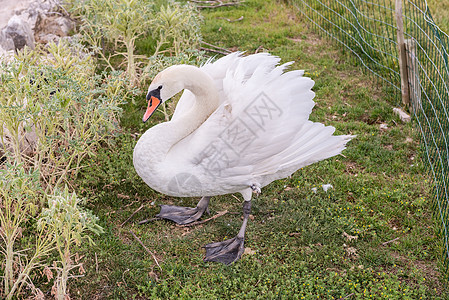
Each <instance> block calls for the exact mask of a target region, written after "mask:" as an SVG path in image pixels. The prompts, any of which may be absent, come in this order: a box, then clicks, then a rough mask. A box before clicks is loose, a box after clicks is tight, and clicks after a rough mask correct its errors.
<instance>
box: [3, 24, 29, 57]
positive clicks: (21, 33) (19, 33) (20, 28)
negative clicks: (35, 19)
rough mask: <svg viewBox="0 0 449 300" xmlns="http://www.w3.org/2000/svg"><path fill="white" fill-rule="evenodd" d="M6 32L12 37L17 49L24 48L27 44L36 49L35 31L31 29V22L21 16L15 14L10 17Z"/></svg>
mask: <svg viewBox="0 0 449 300" xmlns="http://www.w3.org/2000/svg"><path fill="white" fill-rule="evenodd" d="M4 32H5V34H7V35H9V36H10V37H11V38H12V40H13V41H14V48H15V49H16V50H20V49H23V48H24V47H25V46H28V47H30V48H31V49H34V34H33V31H32V30H31V27H30V24H28V22H26V21H24V20H23V19H22V18H21V17H19V16H13V17H12V18H11V19H9V21H8V25H7V26H6V28H5V29H4Z"/></svg>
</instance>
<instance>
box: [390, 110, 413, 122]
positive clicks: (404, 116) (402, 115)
mask: <svg viewBox="0 0 449 300" xmlns="http://www.w3.org/2000/svg"><path fill="white" fill-rule="evenodd" d="M393 112H394V113H395V114H397V115H398V116H399V118H400V119H401V121H402V122H405V123H408V122H410V121H411V118H410V116H409V115H408V114H407V113H406V112H405V111H403V110H402V109H400V108H397V107H395V108H393Z"/></svg>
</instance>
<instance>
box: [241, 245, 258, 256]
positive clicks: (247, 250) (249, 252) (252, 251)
mask: <svg viewBox="0 0 449 300" xmlns="http://www.w3.org/2000/svg"><path fill="white" fill-rule="evenodd" d="M247 254H248V255H253V254H256V251H254V250H251V248H249V247H246V248H245V251H244V252H243V255H247Z"/></svg>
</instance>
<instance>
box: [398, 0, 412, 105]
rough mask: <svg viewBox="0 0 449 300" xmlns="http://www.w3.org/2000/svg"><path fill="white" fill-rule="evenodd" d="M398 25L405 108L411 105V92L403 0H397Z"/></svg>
mask: <svg viewBox="0 0 449 300" xmlns="http://www.w3.org/2000/svg"><path fill="white" fill-rule="evenodd" d="M396 25H397V28H398V30H397V39H398V50H399V70H400V74H401V94H402V104H403V105H404V106H405V107H408V106H409V104H410V91H409V87H408V72H407V55H406V51H405V42H404V22H403V20H402V0H396Z"/></svg>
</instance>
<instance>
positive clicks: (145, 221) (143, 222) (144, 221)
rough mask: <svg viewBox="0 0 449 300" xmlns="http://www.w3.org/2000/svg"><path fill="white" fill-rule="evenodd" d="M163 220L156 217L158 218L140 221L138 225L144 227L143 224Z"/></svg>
mask: <svg viewBox="0 0 449 300" xmlns="http://www.w3.org/2000/svg"><path fill="white" fill-rule="evenodd" d="M161 219H162V218H158V217H156V218H151V219H146V220H142V221H140V222H139V223H137V225H143V224H146V223H150V222H152V221H156V220H161Z"/></svg>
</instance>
